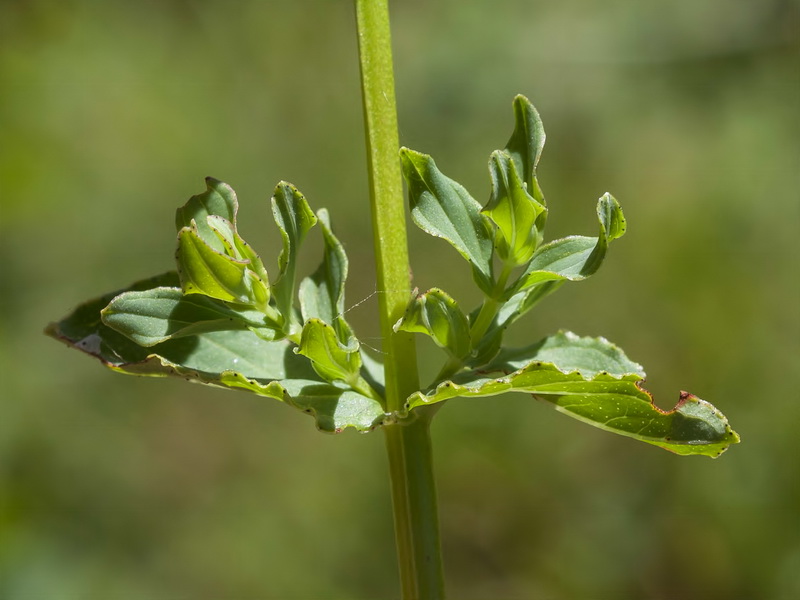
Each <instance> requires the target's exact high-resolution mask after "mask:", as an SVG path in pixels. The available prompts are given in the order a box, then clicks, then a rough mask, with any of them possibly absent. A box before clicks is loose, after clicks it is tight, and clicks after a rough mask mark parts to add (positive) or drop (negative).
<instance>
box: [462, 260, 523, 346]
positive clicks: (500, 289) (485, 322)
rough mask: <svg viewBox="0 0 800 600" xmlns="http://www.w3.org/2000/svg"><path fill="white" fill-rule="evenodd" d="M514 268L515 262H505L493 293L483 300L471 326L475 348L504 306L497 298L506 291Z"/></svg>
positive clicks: (472, 342) (471, 337)
mask: <svg viewBox="0 0 800 600" xmlns="http://www.w3.org/2000/svg"><path fill="white" fill-rule="evenodd" d="M513 270H514V264H513V263H510V262H506V263H503V269H502V271H501V272H500V276H499V277H498V278H497V282H496V283H495V284H494V287H493V289H492V294H491V295H490V296H489V297H487V298H486V299H485V300H484V301H483V304H482V305H481V310H480V311H479V312H478V316H477V317H476V318H475V322H474V323H473V324H472V327H470V332H469V336H470V343H471V344H472V348H473V349H475V348H477V347H478V344H479V343H480V341H481V339H482V338H483V336H484V335H485V334H486V331H487V330H488V329H489V326H490V325H491V324H492V321H494V318H495V316H497V313H498V312H499V311H500V308H501V307H502V306H503V304H502V303H501V302H499V301H498V300H496V298H500V297H501V294H503V293H504V292H505V290H506V283H507V282H508V277H509V276H510V275H511V271H513Z"/></svg>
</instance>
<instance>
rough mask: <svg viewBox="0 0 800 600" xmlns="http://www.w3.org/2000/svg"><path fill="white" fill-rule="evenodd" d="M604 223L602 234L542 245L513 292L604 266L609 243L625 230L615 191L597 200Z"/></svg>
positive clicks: (583, 274)
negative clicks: (614, 194)
mask: <svg viewBox="0 0 800 600" xmlns="http://www.w3.org/2000/svg"><path fill="white" fill-rule="evenodd" d="M597 217H598V221H599V223H600V234H599V236H598V237H584V236H570V237H566V238H562V239H560V240H556V241H554V242H550V243H549V244H545V245H544V246H542V247H541V248H539V249H538V250H537V251H536V253H535V254H534V255H533V258H532V260H531V262H530V264H529V265H528V267H527V268H526V269H525V272H524V273H523V274H522V276H521V277H520V278H519V280H518V281H517V283H516V284H515V285H514V286H513V287H512V288H511V290H512V293H513V294H516V293H517V292H519V291H521V290H524V289H526V288H529V287H531V286H534V285H538V284H541V283H543V282H545V281H558V280H569V281H580V280H581V279H586V278H587V277H589V276H590V275H592V274H593V273H595V272H596V271H597V269H599V268H600V265H601V264H602V262H603V259H604V258H605V255H606V251H607V250H608V244H609V242H611V241H612V240H615V239H617V238H619V237H622V235H623V234H624V233H625V228H626V225H625V217H624V216H623V214H622V209H621V208H620V206H619V203H618V202H617V201H616V199H614V197H613V196H611V194H604V195H603V196H602V197H601V198H600V200H598V202H597Z"/></svg>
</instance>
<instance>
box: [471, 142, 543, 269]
mask: <svg viewBox="0 0 800 600" xmlns="http://www.w3.org/2000/svg"><path fill="white" fill-rule="evenodd" d="M489 173H490V175H491V179H492V195H491V197H490V199H489V203H488V204H487V205H486V207H485V208H484V209H483V213H484V214H486V215H488V216H489V218H490V219H491V220H492V221H493V222H494V224H495V225H497V228H498V232H497V235H496V236H495V237H496V239H495V248H496V250H497V255H498V256H499V257H500V259H502V260H504V261H508V262H510V263H511V264H513V265H514V266H517V265H523V264H526V263H527V262H528V261H529V260H530V259H531V257H532V256H533V253H534V251H535V250H536V247H537V246H538V245H539V242H540V240H541V232H540V231H539V230H538V228H537V227H536V221H537V219H538V218H539V216H540V215H541V214H542V213H544V212H545V211H546V210H547V209H546V208H545V207H544V206H543V205H542V204H540V203H539V202H537V201H536V199H535V198H533V196H531V195H530V194H529V193H528V191H527V190H526V189H525V185H524V184H523V182H522V180H521V179H520V177H519V174H518V173H517V168H516V166H515V165H514V161H513V160H512V159H511V156H510V155H509V154H508V153H506V152H502V151H500V150H497V151H495V152H493V153H492V156H491V159H490V160H489Z"/></svg>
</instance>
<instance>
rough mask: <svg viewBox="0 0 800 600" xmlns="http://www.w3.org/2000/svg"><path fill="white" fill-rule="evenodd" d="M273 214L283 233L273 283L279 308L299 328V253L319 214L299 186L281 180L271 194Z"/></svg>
mask: <svg viewBox="0 0 800 600" xmlns="http://www.w3.org/2000/svg"><path fill="white" fill-rule="evenodd" d="M272 215H273V217H274V218H275V223H276V224H277V225H278V229H279V230H280V233H281V240H282V242H283V249H282V250H281V253H280V256H279V257H278V268H279V270H280V275H279V276H278V279H277V281H276V282H275V284H274V285H273V289H274V293H275V302H276V304H277V306H278V311H279V312H280V313H281V314H282V315H284V317H286V318H287V319H288V320H291V322H292V324H293V328H294V327H298V328H299V323H297V320H296V317H295V312H294V291H295V277H296V270H297V253H298V250H299V249H300V245H301V244H302V243H303V240H304V239H305V237H306V234H307V233H308V232H309V231H310V230H311V228H312V227H314V225H315V224H316V223H317V217H316V216H314V212H313V211H312V210H311V207H309V205H308V202H307V201H306V198H305V196H303V194H301V193H300V192H299V191H298V189H297V188H296V187H294V186H293V185H292V184H291V183H286V182H285V181H282V182H280V183H279V184H278V185H277V187H276V188H275V193H274V195H273V196H272Z"/></svg>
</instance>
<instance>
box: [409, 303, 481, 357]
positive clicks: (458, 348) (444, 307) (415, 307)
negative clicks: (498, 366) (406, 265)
mask: <svg viewBox="0 0 800 600" xmlns="http://www.w3.org/2000/svg"><path fill="white" fill-rule="evenodd" d="M394 330H395V331H409V332H416V333H424V334H426V335H429V336H430V337H431V338H432V339H433V341H434V342H435V343H436V345H437V346H439V347H440V348H444V349H445V350H446V351H447V352H448V354H450V356H451V357H452V358H454V359H463V358H464V357H465V356H467V354H469V352H470V335H469V322H468V321H467V317H466V316H465V315H464V313H463V312H462V311H461V309H460V308H459V306H458V303H457V302H456V301H455V300H453V298H451V297H450V296H449V295H448V294H447V293H446V292H444V291H442V290H440V289H438V288H433V289H431V290H428V291H427V292H425V293H424V294H421V295H419V296H417V297H416V298H415V299H414V300H412V301H411V303H409V305H408V308H407V309H406V313H405V315H403V318H402V319H400V320H399V321H398V322H397V323H395V325H394Z"/></svg>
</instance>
